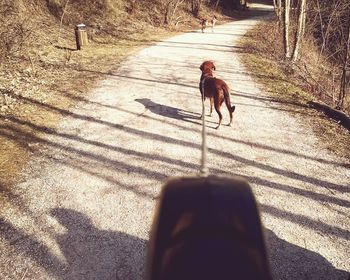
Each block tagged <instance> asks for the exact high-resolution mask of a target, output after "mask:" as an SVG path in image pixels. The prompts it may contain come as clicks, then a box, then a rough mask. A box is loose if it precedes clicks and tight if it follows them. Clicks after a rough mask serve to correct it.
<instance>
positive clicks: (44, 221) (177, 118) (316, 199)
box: [0, 19, 350, 280]
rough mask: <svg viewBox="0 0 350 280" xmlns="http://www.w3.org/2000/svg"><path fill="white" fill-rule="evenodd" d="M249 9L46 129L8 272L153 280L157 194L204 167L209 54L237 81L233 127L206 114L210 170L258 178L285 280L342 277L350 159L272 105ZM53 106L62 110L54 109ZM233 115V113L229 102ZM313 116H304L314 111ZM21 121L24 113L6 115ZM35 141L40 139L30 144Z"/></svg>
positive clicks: (96, 93) (5, 262)
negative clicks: (253, 49)
mask: <svg viewBox="0 0 350 280" xmlns="http://www.w3.org/2000/svg"><path fill="white" fill-rule="evenodd" d="M257 20H258V19H249V20H241V21H236V22H232V23H229V24H225V25H222V26H217V28H216V29H215V32H214V33H212V32H211V31H210V30H208V31H207V32H206V33H204V34H202V33H201V32H198V31H194V32H191V33H186V34H183V35H179V36H176V37H173V38H170V39H168V40H165V41H163V42H159V43H158V44H157V45H155V46H152V47H149V48H146V49H144V50H142V51H140V52H138V53H136V54H135V55H133V56H132V57H130V58H129V59H128V60H126V61H125V62H124V63H123V64H122V65H121V66H120V67H119V68H118V69H117V70H116V71H114V72H111V73H106V79H105V80H104V81H102V82H101V83H100V84H99V85H98V87H96V88H95V89H93V90H92V92H90V93H86V100H85V102H81V103H79V104H78V105H77V106H76V108H74V109H72V110H65V109H57V108H56V109H57V110H62V112H63V113H64V114H65V115H66V117H65V119H64V120H63V122H62V123H61V125H60V126H59V128H58V129H56V130H48V129H46V128H45V127H37V126H34V125H33V124H31V123H22V125H23V126H29V127H32V128H34V129H37V130H38V131H41V132H42V137H38V138H37V145H38V146H40V150H39V151H37V152H36V157H35V158H34V159H33V161H31V162H30V163H29V164H28V167H27V168H26V171H25V175H24V179H23V181H22V182H21V183H20V184H18V186H17V187H16V191H15V193H14V194H13V200H14V201H16V203H17V207H16V208H13V209H2V210H1V217H0V230H1V237H0V238H1V239H0V251H1V258H0V271H1V274H2V276H1V279H122V280H127V279H142V273H143V266H144V258H145V246H146V243H147V240H148V231H149V228H150V223H151V219H152V215H153V210H154V205H155V201H156V197H157V194H158V193H159V190H160V188H161V185H162V183H163V182H164V180H165V179H166V178H168V177H169V176H174V175H176V176H182V175H189V174H194V173H197V172H198V171H199V161H200V145H201V138H200V136H201V134H200V131H201V126H200V125H201V121H200V119H199V116H200V112H201V103H200V96H199V91H198V88H197V85H198V80H199V77H200V71H199V65H200V64H201V62H202V61H203V60H206V59H211V60H214V61H215V63H216V67H217V71H216V75H217V76H219V77H221V78H224V79H225V80H226V81H227V82H228V84H229V85H230V87H231V89H232V95H231V101H233V102H234V104H235V105H236V112H235V113H234V123H233V126H232V127H227V126H225V125H224V126H222V127H221V128H220V129H219V130H215V129H214V127H215V126H216V123H217V116H216V114H213V116H212V117H211V118H208V119H207V120H208V122H207V125H208V146H209V154H208V160H209V169H210V172H211V173H214V174H230V175H234V174H238V175H241V176H245V177H246V178H247V180H248V181H249V182H250V183H251V185H252V187H253V189H254V192H255V194H256V197H257V200H258V203H259V205H260V208H261V211H262V216H263V221H264V225H265V228H266V235H267V238H268V245H269V250H270V255H271V264H272V268H273V271H274V275H275V276H276V279H345V278H346V275H347V273H346V271H349V270H350V263H349V259H350V251H349V248H350V240H349V238H350V231H349V228H350V221H349V207H350V194H349V191H350V186H349V182H350V170H349V166H348V165H347V167H346V164H349V162H347V163H346V162H343V161H341V160H340V159H337V158H335V157H333V156H332V155H330V154H329V153H327V151H325V150H323V149H321V148H319V147H318V146H317V144H316V142H317V139H316V137H315V135H314V134H313V133H312V131H309V130H308V129H307V128H306V127H305V126H303V125H302V123H301V122H300V120H298V119H295V118H294V117H292V116H291V115H290V114H289V113H288V111H293V107H288V106H283V108H282V107H281V106H280V105H279V104H277V103H275V102H273V101H272V100H271V99H270V98H269V97H267V96H266V95H265V94H264V92H262V91H261V90H260V89H259V87H258V85H256V84H255V83H254V82H253V80H252V78H251V77H250V75H249V73H247V72H246V70H245V69H244V67H243V66H242V64H241V63H240V62H239V59H238V57H239V54H240V53H243V54H244V49H241V48H240V47H238V46H237V40H238V39H239V38H240V36H244V34H245V33H246V31H247V30H248V29H249V28H251V27H252V26H254V25H255V24H256V22H257ZM53 109H55V108H53ZM223 112H224V124H225V123H227V122H228V115H227V111H225V108H223ZM305 117H307V115H305ZM8 122H9V125H10V124H11V123H18V122H19V120H17V119H9V120H8ZM33 148H35V144H34V145H33Z"/></svg>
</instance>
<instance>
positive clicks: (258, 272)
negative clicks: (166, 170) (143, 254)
mask: <svg viewBox="0 0 350 280" xmlns="http://www.w3.org/2000/svg"><path fill="white" fill-rule="evenodd" d="M148 246H149V247H148V252H147V253H148V255H147V266H146V279H147V280H175V279H176V280H189V279H191V280H197V279H198V280H199V279H200V280H206V279H208V280H209V279H211V280H226V279H231V280H233V279H242V280H250V279H254V280H260V279H272V277H271V273H270V267H269V263H268V259H267V253H266V248H265V240H264V238H263V232H262V226H261V221H260V216H259V213H258V210H257V206H256V202H255V198H254V195H253V193H252V191H251V188H250V186H249V185H248V183H247V182H246V181H245V180H243V179H239V178H229V177H228V178H226V177H218V176H212V175H209V176H203V177H200V176H198V177H188V178H173V179H171V180H169V181H168V182H167V183H166V184H165V185H164V187H163V189H162V193H161V196H160V200H159V203H158V208H157V210H156V214H155V217H154V220H153V226H152V231H151V236H150V242H149V245H148Z"/></svg>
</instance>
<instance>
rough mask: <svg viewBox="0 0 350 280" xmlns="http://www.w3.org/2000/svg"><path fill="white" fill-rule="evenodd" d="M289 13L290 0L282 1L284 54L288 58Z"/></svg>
mask: <svg viewBox="0 0 350 280" xmlns="http://www.w3.org/2000/svg"><path fill="white" fill-rule="evenodd" d="M289 15H290V0H285V1H284V34H283V44H284V54H285V57H286V58H290V47H289Z"/></svg>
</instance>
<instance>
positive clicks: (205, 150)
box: [200, 77, 209, 176]
mask: <svg viewBox="0 0 350 280" xmlns="http://www.w3.org/2000/svg"><path fill="white" fill-rule="evenodd" d="M205 80H206V78H205V77H204V78H203V80H202V81H201V88H202V159H201V170H200V175H201V176H208V175H209V169H208V165H207V153H208V147H207V131H206V126H205V106H204V98H205V94H204V82H205Z"/></svg>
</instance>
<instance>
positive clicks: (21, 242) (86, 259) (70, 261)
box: [0, 208, 146, 280]
mask: <svg viewBox="0 0 350 280" xmlns="http://www.w3.org/2000/svg"><path fill="white" fill-rule="evenodd" d="M50 213H51V215H52V217H54V218H55V219H56V220H57V221H58V222H59V224H60V225H62V226H63V227H64V228H65V232H64V233H62V234H57V235H55V234H53V235H51V236H52V237H53V239H54V240H55V241H56V242H57V245H58V248H59V249H60V252H61V255H62V256H63V258H62V257H59V256H56V255H55V254H54V253H52V248H49V247H48V246H47V245H45V244H44V243H43V242H42V241H40V240H39V239H38V238H37V237H35V236H33V235H29V234H26V233H25V232H24V231H22V230H20V229H17V228H15V227H14V226H13V225H12V224H11V223H9V222H8V221H5V220H3V219H1V218H0V234H1V238H4V239H5V240H6V241H7V242H8V244H9V245H10V246H11V247H14V249H15V251H16V254H18V253H19V254H21V255H25V256H26V257H28V258H29V259H31V260H32V261H33V262H34V263H36V265H37V266H39V267H41V268H44V269H45V271H46V273H47V274H48V275H50V277H52V279H65V280H66V279H84V280H85V279H117V280H119V279H142V277H143V274H144V273H143V265H144V260H145V250H146V249H145V248H146V240H143V239H140V238H137V237H134V236H131V235H128V234H126V233H122V232H117V231H110V230H101V229H99V228H97V227H95V226H94V225H93V224H92V222H91V220H90V219H89V218H88V217H87V216H86V215H85V214H82V213H80V212H77V211H75V210H71V209H65V208H55V209H52V210H51V211H50ZM50 247H52V246H50ZM54 247H55V246H53V248H54ZM0 269H1V270H4V269H5V264H4V263H1V262H0ZM24 269H26V270H27V272H26V277H28V278H27V279H37V276H38V273H39V274H42V273H43V272H42V271H41V272H39V271H38V268H35V267H31V266H30V265H27V267H26V268H24ZM6 270H8V267H7V269H6ZM4 272H5V271H4ZM16 272H18V269H17V271H6V274H5V276H6V275H7V276H9V277H10V278H11V279H12V277H13V276H15V277H17V278H18V279H20V278H21V277H19V275H18V274H17V275H13V274H16ZM9 273H12V275H9ZM22 274H23V272H22ZM41 276H43V275H41ZM32 277H33V278H32ZM5 278H6V277H5ZM17 278H16V279H17ZM6 279H7V278H6Z"/></svg>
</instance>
